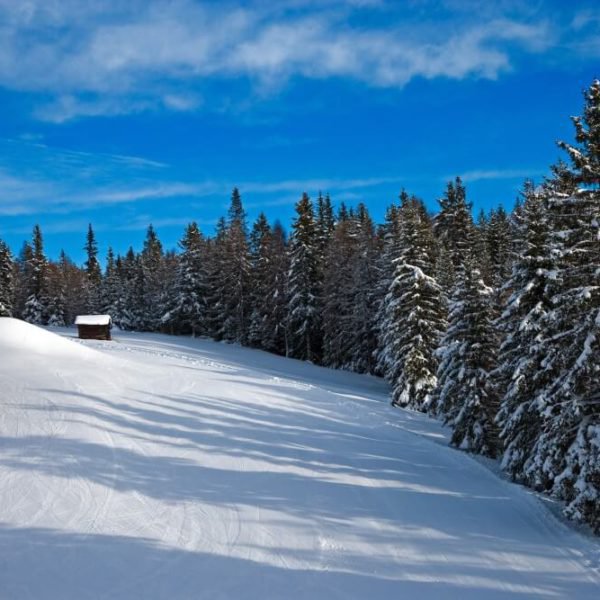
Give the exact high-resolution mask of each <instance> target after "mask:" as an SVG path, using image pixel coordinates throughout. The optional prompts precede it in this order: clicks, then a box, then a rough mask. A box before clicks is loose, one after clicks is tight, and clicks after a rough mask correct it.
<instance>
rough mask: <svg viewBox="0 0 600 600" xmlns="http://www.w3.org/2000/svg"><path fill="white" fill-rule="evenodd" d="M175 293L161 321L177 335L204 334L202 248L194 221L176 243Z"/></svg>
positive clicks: (201, 237) (204, 293)
mask: <svg viewBox="0 0 600 600" xmlns="http://www.w3.org/2000/svg"><path fill="white" fill-rule="evenodd" d="M179 246H180V248H181V250H182V252H181V255H180V257H179V260H178V267H177V278H176V283H175V292H174V294H173V297H172V298H171V299H170V302H169V303H168V305H167V310H166V312H165V314H164V315H163V317H162V322H163V323H164V324H166V325H168V326H169V328H170V329H171V330H172V331H174V332H177V333H191V334H192V335H193V336H196V335H201V334H204V333H206V293H207V290H206V285H207V283H206V262H205V261H206V245H205V241H204V238H203V236H202V233H201V232H200V229H199V227H198V225H197V223H196V222H192V223H190V224H189V225H188V226H187V228H186V230H185V234H184V236H183V238H182V239H181V241H180V242H179Z"/></svg>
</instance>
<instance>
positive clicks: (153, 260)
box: [135, 225, 165, 331]
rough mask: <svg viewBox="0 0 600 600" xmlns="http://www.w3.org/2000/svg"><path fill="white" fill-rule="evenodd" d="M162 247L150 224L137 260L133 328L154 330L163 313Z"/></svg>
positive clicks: (158, 324)
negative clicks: (137, 294) (136, 294)
mask: <svg viewBox="0 0 600 600" xmlns="http://www.w3.org/2000/svg"><path fill="white" fill-rule="evenodd" d="M163 258H164V255H163V247H162V243H161V242H160V240H159V239H158V234H157V233H156V230H155V229H154V227H153V226H152V225H150V226H149V227H148V230H147V231H146V239H145V240H144V247H143V249H142V252H141V254H140V256H139V260H138V261H137V269H136V271H137V272H136V276H135V282H136V283H135V287H136V289H137V292H138V293H139V296H138V298H137V302H136V304H137V306H136V311H135V316H136V318H135V321H136V325H135V329H137V330H140V331H156V330H157V329H158V328H159V327H160V324H161V319H162V317H163V314H164V310H163V306H162V299H163V287H164V283H165V276H164V271H163Z"/></svg>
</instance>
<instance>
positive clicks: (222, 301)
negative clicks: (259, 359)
mask: <svg viewBox="0 0 600 600" xmlns="http://www.w3.org/2000/svg"><path fill="white" fill-rule="evenodd" d="M226 242H227V224H226V222H225V219H224V218H223V217H222V218H221V219H219V222H218V223H217V228H216V235H215V237H214V239H212V240H209V241H208V244H207V312H206V324H207V331H208V334H209V335H210V336H211V337H213V338H214V339H216V340H222V339H223V338H224V323H225V320H226V316H227V308H228V296H227V290H228V277H229V274H228V273H227V270H226V250H227V247H226Z"/></svg>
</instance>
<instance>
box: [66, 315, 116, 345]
mask: <svg viewBox="0 0 600 600" xmlns="http://www.w3.org/2000/svg"><path fill="white" fill-rule="evenodd" d="M75 325H77V331H78V332H79V338H80V339H82V340H110V339H111V337H110V330H111V327H112V320H111V318H110V316H109V315H79V316H78V317H77V318H76V319H75Z"/></svg>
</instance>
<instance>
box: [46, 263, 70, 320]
mask: <svg viewBox="0 0 600 600" xmlns="http://www.w3.org/2000/svg"><path fill="white" fill-rule="evenodd" d="M65 304H66V286H65V281H64V279H63V277H62V270H61V268H60V264H57V263H54V262H49V263H48V289H47V307H46V310H47V324H48V325H50V326H51V327H64V326H65V325H66V324H67V322H66V317H65V313H66V311H65Z"/></svg>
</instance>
